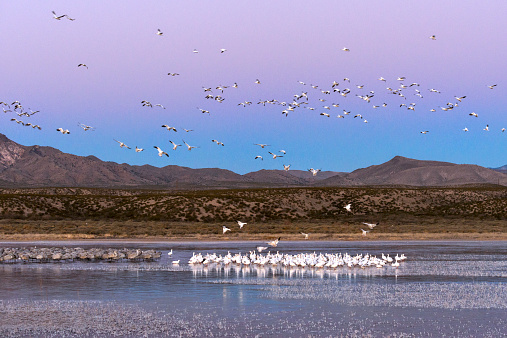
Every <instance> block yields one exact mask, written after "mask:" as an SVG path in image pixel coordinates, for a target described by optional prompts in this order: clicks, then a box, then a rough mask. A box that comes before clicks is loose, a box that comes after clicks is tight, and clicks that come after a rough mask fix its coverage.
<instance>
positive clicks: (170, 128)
mask: <svg viewBox="0 0 507 338" xmlns="http://www.w3.org/2000/svg"><path fill="white" fill-rule="evenodd" d="M162 128H165V129H167V130H168V131H171V130H174V131H175V132H178V131H177V130H176V128H174V127H170V126H168V125H167V124H163V125H162Z"/></svg>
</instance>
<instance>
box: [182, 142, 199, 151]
mask: <svg viewBox="0 0 507 338" xmlns="http://www.w3.org/2000/svg"><path fill="white" fill-rule="evenodd" d="M183 143H185V145H186V146H187V148H188V151H190V150H192V149H194V148H198V147H195V146H191V145H190V144H188V143H187V142H185V140H183Z"/></svg>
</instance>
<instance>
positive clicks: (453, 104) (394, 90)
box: [0, 11, 506, 176]
mask: <svg viewBox="0 0 507 338" xmlns="http://www.w3.org/2000/svg"><path fill="white" fill-rule="evenodd" d="M52 14H53V19H55V20H62V19H67V20H70V21H74V20H75V19H74V18H71V17H70V16H69V15H67V14H56V12H55V11H52ZM155 34H156V35H158V36H160V37H163V36H164V33H163V32H162V31H161V30H160V29H157V31H156V32H155ZM429 39H431V40H436V36H435V35H431V36H429ZM217 51H218V52H219V53H220V54H223V53H226V52H227V49H225V48H221V49H217ZM342 51H344V52H347V53H350V52H351V50H350V49H349V48H347V47H344V48H342ZM192 52H193V53H194V54H198V53H199V51H198V50H197V49H194V50H193V51H192ZM77 67H78V68H86V69H89V67H88V65H87V64H85V63H79V64H78V65H77ZM167 75H168V76H171V77H175V76H180V73H177V72H169V73H167ZM377 80H378V81H380V82H383V83H387V81H388V80H387V79H386V78H384V77H379V78H378V79H377ZM396 81H397V82H398V83H397V85H396V86H392V87H387V88H386V89H385V93H386V94H389V95H392V96H393V97H397V98H399V100H400V102H398V103H396V104H394V105H395V107H397V108H398V109H406V110H409V111H416V107H418V103H417V102H416V99H414V100H412V99H410V100H409V98H412V97H416V98H417V100H420V99H423V97H425V96H426V92H427V93H428V94H429V95H438V96H439V94H441V92H440V91H439V90H438V89H435V88H428V89H427V90H426V91H423V90H422V89H420V88H421V85H420V84H419V83H417V82H411V83H408V82H407V78H406V77H404V76H399V77H397V78H396ZM252 82H253V84H254V85H262V82H261V81H260V80H259V79H256V80H255V81H252ZM298 82H299V84H300V85H301V86H302V87H303V88H308V89H306V90H301V92H297V93H295V94H294V95H293V97H292V98H291V99H290V100H286V101H281V100H280V101H279V100H277V99H273V98H272V99H266V100H262V99H261V100H258V101H257V102H256V104H257V105H258V106H260V105H262V106H264V107H265V106H267V105H277V106H281V107H282V110H281V114H283V115H285V116H286V117H288V116H289V115H290V114H293V113H294V112H296V111H298V110H299V111H301V110H302V109H306V110H308V111H317V113H318V114H319V116H323V117H327V118H329V117H331V116H332V115H334V114H336V118H338V119H345V118H348V117H349V116H351V117H353V118H354V119H359V120H361V121H362V122H363V123H368V120H367V119H366V117H364V116H363V115H365V114H367V113H366V112H365V111H366V107H367V106H365V108H361V110H362V111H361V112H355V113H353V112H352V111H351V110H347V109H343V108H341V104H342V103H338V99H344V98H347V97H350V96H353V97H356V98H357V99H360V100H361V101H363V102H364V103H365V104H369V105H371V109H385V108H387V107H390V106H391V105H392V104H388V103H386V102H385V101H384V100H382V101H379V102H377V103H374V101H375V100H377V97H378V96H379V95H378V93H377V92H375V91H374V90H369V89H368V88H367V86H366V85H365V84H356V85H351V80H350V79H349V78H346V77H345V78H343V80H342V84H343V85H342V86H340V82H339V81H333V82H332V83H331V84H329V86H320V85H315V84H309V85H307V84H306V83H305V82H303V81H298ZM496 86H497V85H496V84H492V85H487V88H489V89H494V88H495V87H496ZM239 87H240V86H239V85H238V83H237V82H234V83H233V84H232V85H221V84H219V85H215V86H210V87H205V86H203V87H202V88H203V91H204V94H205V96H204V98H205V99H206V100H208V101H213V102H216V103H218V104H221V103H223V102H225V101H226V95H225V94H224V93H226V92H227V91H228V90H230V88H234V89H237V88H239ZM310 91H312V93H310ZM314 94H315V95H314ZM314 96H315V97H316V98H317V99H318V101H314V104H310V102H311V100H310V99H311V98H313V97H314ZM466 97H467V96H466V95H463V96H454V100H449V99H447V100H442V103H441V104H440V105H435V106H434V107H433V108H431V109H430V112H437V111H438V110H441V111H452V110H455V109H457V108H458V107H459V106H460V104H461V103H462V102H464V100H465V99H466ZM387 101H389V100H387ZM411 101H412V102H411ZM0 104H3V111H4V113H9V112H12V113H15V114H17V115H18V117H21V116H23V117H30V116H32V115H33V114H35V113H38V112H39V111H32V110H30V112H28V111H26V110H25V109H24V108H23V106H22V105H21V103H19V101H15V102H13V103H11V104H8V103H6V102H0ZM316 104H318V105H320V107H319V106H317V105H316ZM252 105H253V101H249V100H245V101H244V102H239V103H237V106H242V107H244V108H246V107H248V106H252ZM141 106H142V107H147V108H160V109H166V107H164V106H163V105H162V104H160V103H156V104H153V103H152V102H150V101H148V100H142V101H141ZM197 109H198V110H199V111H201V112H202V113H203V114H211V112H210V110H208V109H203V108H199V107H197ZM417 109H418V108H417ZM333 110H339V112H338V113H333ZM468 115H469V116H472V117H476V118H477V117H478V116H479V115H478V114H477V113H475V112H470V113H468ZM11 121H13V122H16V123H17V124H20V125H23V126H31V127H32V128H34V129H38V130H41V129H42V128H41V126H40V125H37V124H33V123H30V122H25V121H22V120H19V119H17V118H12V119H11ZM78 126H79V127H80V128H82V129H83V130H84V131H93V130H95V127H92V126H89V125H86V124H82V123H79V122H78ZM162 127H163V128H165V129H167V131H169V132H171V131H173V132H177V131H178V130H177V128H176V127H174V126H169V125H168V124H164V125H162ZM483 130H484V131H490V130H491V129H490V127H489V124H486V125H485V127H484V128H483ZM500 130H501V132H505V130H506V129H505V128H501V129H500ZM56 131H58V132H60V133H61V134H62V135H69V134H70V133H71V131H70V130H69V129H68V128H64V127H59V128H57V129H56ZM184 131H185V132H191V131H193V130H192V129H184ZM463 131H464V132H469V128H468V127H466V126H465V127H464V128H463ZM420 133H421V134H428V133H430V130H427V129H425V130H421V131H420ZM113 140H114V141H115V142H117V143H118V144H119V145H120V148H125V149H132V148H131V147H129V146H127V145H126V144H125V143H124V142H122V141H118V140H116V139H113ZM182 141H183V143H184V144H185V146H186V147H187V149H188V150H189V151H191V150H192V149H196V148H200V147H199V146H193V145H190V144H188V143H187V142H185V140H182ZM211 142H213V143H215V144H217V145H219V146H222V147H224V146H225V143H224V142H222V141H220V140H219V139H218V138H213V139H211ZM169 143H170V144H171V145H172V150H173V151H175V150H176V149H177V148H178V147H179V146H182V145H181V144H179V143H176V142H175V141H173V140H169ZM254 145H257V146H260V147H261V149H264V148H265V147H268V146H270V145H269V144H261V143H254ZM153 148H154V149H156V150H157V152H158V156H159V157H163V156H166V157H169V156H170V155H169V153H168V152H167V151H165V150H164V145H160V144H159V145H153ZM135 151H136V152H137V153H140V152H142V151H144V148H142V147H138V146H137V145H136V146H135ZM268 154H269V156H271V157H272V159H275V160H276V159H278V158H282V157H285V155H286V151H285V150H280V151H279V152H271V151H268V152H267V154H266V155H268ZM266 155H264V156H266ZM264 156H263V155H262V154H258V155H255V156H252V157H253V159H255V160H259V159H260V160H264ZM290 166H291V165H290V164H289V165H286V164H283V168H284V170H285V171H288V170H289V169H290ZM307 170H308V171H309V172H311V173H312V175H313V176H316V175H317V174H318V172H319V171H320V169H314V168H309V169H307Z"/></svg>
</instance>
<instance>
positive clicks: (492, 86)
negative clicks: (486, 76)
mask: <svg viewBox="0 0 507 338" xmlns="http://www.w3.org/2000/svg"><path fill="white" fill-rule="evenodd" d="M496 86H497V85H496V84H494V85H491V86H488V88H489V89H493V88H495V87H496Z"/></svg>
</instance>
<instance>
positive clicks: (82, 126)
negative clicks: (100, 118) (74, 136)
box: [77, 122, 95, 131]
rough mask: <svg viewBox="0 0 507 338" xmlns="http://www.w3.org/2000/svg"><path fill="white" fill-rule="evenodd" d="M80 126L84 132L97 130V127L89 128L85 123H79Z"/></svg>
mask: <svg viewBox="0 0 507 338" xmlns="http://www.w3.org/2000/svg"><path fill="white" fill-rule="evenodd" d="M77 125H78V126H80V127H81V128H83V130H84V131H87V130H92V131H93V130H95V127H92V126H87V125H86V124H83V123H79V122H78V123H77Z"/></svg>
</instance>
